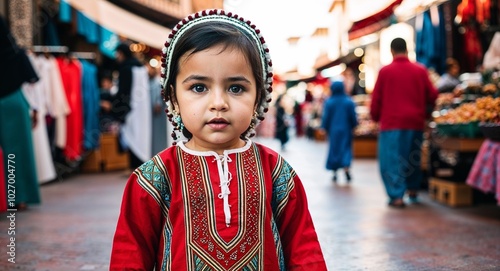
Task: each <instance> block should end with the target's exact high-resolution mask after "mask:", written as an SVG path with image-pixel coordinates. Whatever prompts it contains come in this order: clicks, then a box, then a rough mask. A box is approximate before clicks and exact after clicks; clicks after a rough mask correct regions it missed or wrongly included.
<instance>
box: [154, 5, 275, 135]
mask: <svg viewBox="0 0 500 271" xmlns="http://www.w3.org/2000/svg"><path fill="white" fill-rule="evenodd" d="M207 21H218V22H226V23H230V24H232V25H234V26H236V27H238V28H239V29H241V30H243V31H245V32H246V33H247V34H249V36H251V37H252V38H253V39H254V41H255V43H256V44H257V46H258V48H259V53H260V58H261V64H262V67H263V69H262V72H263V74H262V76H263V77H262V78H264V88H265V89H266V97H264V99H261V100H262V102H261V103H260V105H259V106H258V107H257V110H256V116H255V118H254V119H253V120H252V124H251V125H250V129H249V131H247V133H246V136H247V137H252V136H254V135H255V130H254V128H255V127H256V126H257V124H259V123H260V122H261V121H262V120H264V115H265V113H266V112H267V111H268V109H269V103H270V102H271V92H272V90H273V89H272V83H273V69H272V61H271V56H270V55H269V49H268V48H267V44H266V42H265V40H264V37H262V35H261V33H260V30H259V29H257V28H256V26H255V25H254V24H252V23H251V22H250V21H248V20H247V21H246V20H245V19H243V17H240V16H238V15H237V14H234V13H232V12H226V11H224V10H221V9H209V10H203V11H199V12H197V13H193V14H191V15H189V16H187V17H186V18H184V19H182V20H181V21H180V22H179V23H177V25H176V26H175V27H174V28H173V29H172V32H171V33H170V34H169V35H168V38H167V40H166V41H165V44H164V47H163V50H162V57H161V63H162V64H161V79H160V83H161V86H162V92H163V93H166V92H167V88H168V86H167V85H166V84H167V82H168V79H169V78H168V76H169V73H170V68H171V66H172V63H171V62H172V52H173V51H174V49H175V46H176V43H177V41H178V40H179V38H180V37H181V36H182V35H183V34H184V32H185V31H186V30H188V29H189V28H191V27H193V26H195V25H197V24H199V23H203V22H207ZM257 91H259V90H257ZM163 98H164V100H165V103H166V105H167V109H166V110H165V111H166V112H167V116H168V118H169V120H170V122H172V124H173V125H174V127H178V123H176V122H175V120H174V118H173V113H174V107H173V105H172V102H171V101H170V100H168V97H166V95H164V97H163ZM172 137H173V138H174V140H176V139H177V136H176V135H175V131H174V132H173V134H172Z"/></svg>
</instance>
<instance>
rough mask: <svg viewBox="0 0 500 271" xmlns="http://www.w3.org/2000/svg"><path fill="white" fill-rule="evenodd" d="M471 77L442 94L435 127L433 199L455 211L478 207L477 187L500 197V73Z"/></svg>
mask: <svg viewBox="0 0 500 271" xmlns="http://www.w3.org/2000/svg"><path fill="white" fill-rule="evenodd" d="M469 78H475V79H474V80H471V81H464V88H463V89H462V90H459V91H455V92H454V93H444V94H440V96H439V97H438V100H437V106H436V110H435V112H434V114H433V116H434V118H433V122H431V124H430V126H431V128H432V132H431V133H430V141H429V142H430V150H429V154H428V155H429V156H428V158H429V175H430V181H429V189H430V195H431V197H433V198H434V199H436V200H438V201H441V202H443V203H445V204H447V205H450V206H459V205H461V206H466V205H470V204H473V202H474V201H473V199H472V196H473V193H472V191H471V189H472V188H474V189H477V190H480V191H482V192H484V193H486V194H488V193H493V194H495V195H496V198H497V199H498V198H499V195H500V188H499V187H500V186H498V185H497V183H498V182H500V72H498V71H497V72H485V73H482V74H479V76H478V75H477V74H476V75H474V76H471V77H469ZM478 78H479V80H477V79H478ZM443 195H445V196H443ZM499 203H500V201H499Z"/></svg>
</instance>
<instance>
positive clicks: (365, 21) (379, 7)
mask: <svg viewBox="0 0 500 271" xmlns="http://www.w3.org/2000/svg"><path fill="white" fill-rule="evenodd" d="M361 2H366V3H361ZM402 2H403V0H385V1H367V0H362V1H359V0H357V1H348V2H347V3H348V4H352V5H353V6H350V7H349V10H350V11H352V12H354V10H356V11H358V10H370V11H371V12H372V14H370V15H368V16H367V17H365V18H362V19H359V20H355V21H353V24H352V26H351V28H350V29H349V40H353V39H356V38H359V37H362V36H365V35H368V34H371V33H374V32H377V31H379V30H381V29H382V28H384V27H386V26H388V25H389V24H390V19H391V16H392V15H393V14H394V9H395V8H396V7H397V6H399V5H400V4H401V3H402ZM362 7H363V8H362ZM368 7H369V8H368ZM352 12H351V13H352ZM373 12H375V13H373Z"/></svg>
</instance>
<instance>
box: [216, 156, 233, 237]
mask: <svg viewBox="0 0 500 271" xmlns="http://www.w3.org/2000/svg"><path fill="white" fill-rule="evenodd" d="M214 161H217V162H218V163H217V166H218V167H219V179H220V185H219V187H220V188H221V192H220V193H219V195H218V197H219V199H222V200H223V204H224V217H225V219H226V226H227V227H229V225H230V223H231V210H230V209H229V208H230V207H231V206H230V205H229V194H231V191H229V184H230V182H231V179H232V175H231V172H229V166H228V162H232V160H231V158H230V157H229V156H228V155H227V153H225V152H224V154H223V155H219V156H217V157H216V158H215V159H214Z"/></svg>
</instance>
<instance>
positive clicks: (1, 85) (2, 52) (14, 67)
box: [0, 17, 40, 210]
mask: <svg viewBox="0 0 500 271" xmlns="http://www.w3.org/2000/svg"><path fill="white" fill-rule="evenodd" d="M0 59H1V60H2V61H1V62H0V147H1V148H2V150H3V163H4V175H5V180H6V182H5V185H6V187H7V191H8V192H7V193H8V194H9V197H8V199H10V200H13V201H11V202H9V203H8V208H12V209H13V208H17V209H18V210H24V209H26V208H27V207H28V204H38V203H40V188H39V184H38V177H37V170H36V164H35V154H34V149H33V139H32V133H31V129H32V127H33V124H34V123H33V122H32V119H31V116H30V107H29V104H28V102H27V100H26V98H25V96H24V95H23V92H22V90H21V86H22V85H23V84H24V83H35V82H37V81H38V80H39V78H38V75H37V74H36V72H35V69H34V68H33V66H32V64H31V62H30V60H29V58H28V56H27V55H26V52H25V51H24V50H23V49H21V48H20V47H19V46H18V45H17V44H16V41H15V39H14V37H13V36H12V34H11V32H10V29H9V28H8V26H7V22H6V21H5V20H4V18H3V17H0ZM33 113H35V112H33ZM36 118H37V116H36V115H33V119H36ZM9 185H10V186H9ZM11 196H14V197H11Z"/></svg>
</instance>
